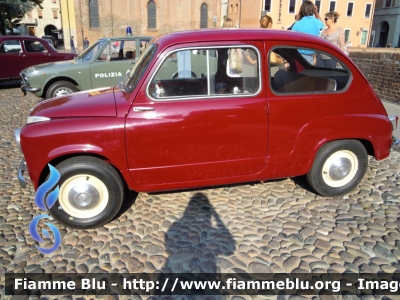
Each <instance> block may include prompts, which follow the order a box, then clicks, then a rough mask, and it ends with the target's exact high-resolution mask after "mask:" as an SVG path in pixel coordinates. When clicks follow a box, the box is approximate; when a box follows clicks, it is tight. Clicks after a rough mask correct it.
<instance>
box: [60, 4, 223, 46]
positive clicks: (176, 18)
mask: <svg viewBox="0 0 400 300" xmlns="http://www.w3.org/2000/svg"><path fill="white" fill-rule="evenodd" d="M61 1H62V2H66V1H67V0H61ZM68 2H69V3H70V6H71V3H73V6H74V8H73V10H74V13H73V14H74V16H75V17H76V20H74V21H73V20H72V17H71V15H70V23H71V24H72V23H75V25H74V26H75V27H74V28H76V32H75V33H74V35H76V37H77V38H76V39H75V40H76V43H77V45H78V48H79V47H80V46H81V45H82V42H83V39H84V38H85V37H87V38H88V39H89V41H90V42H94V41H96V40H97V39H98V38H100V37H105V36H122V35H125V32H126V28H127V27H128V26H129V27H131V28H132V34H133V35H150V36H157V35H160V34H164V33H168V32H172V31H178V30H187V29H198V28H200V7H201V5H202V4H203V3H205V4H207V6H208V28H213V27H219V24H220V22H221V20H220V19H221V0H190V1H188V0H154V2H155V4H156V22H157V26H156V28H155V29H149V28H148V14H147V5H148V2H149V0H97V2H98V7H99V20H100V26H99V27H98V28H90V18H89V0H73V1H71V0H70V1H68ZM63 11H64V10H63ZM214 16H215V17H214ZM67 18H68V17H67V16H65V14H64V13H63V21H64V20H65V19H67ZM214 20H216V21H215V22H214ZM63 27H64V28H65V29H66V30H65V31H67V28H66V27H65V22H63ZM71 28H72V26H71ZM72 31H73V30H72V29H71V32H72ZM66 45H67V44H66ZM68 46H69V42H68Z"/></svg>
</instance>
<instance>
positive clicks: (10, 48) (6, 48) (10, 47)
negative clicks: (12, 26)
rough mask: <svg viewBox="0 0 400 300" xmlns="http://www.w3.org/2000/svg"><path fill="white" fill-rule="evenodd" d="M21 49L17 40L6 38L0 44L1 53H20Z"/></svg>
mask: <svg viewBox="0 0 400 300" xmlns="http://www.w3.org/2000/svg"><path fill="white" fill-rule="evenodd" d="M21 51H22V50H21V43H20V42H19V40H6V41H4V42H3V43H1V45H0V53H3V54H12V53H20V52H21Z"/></svg>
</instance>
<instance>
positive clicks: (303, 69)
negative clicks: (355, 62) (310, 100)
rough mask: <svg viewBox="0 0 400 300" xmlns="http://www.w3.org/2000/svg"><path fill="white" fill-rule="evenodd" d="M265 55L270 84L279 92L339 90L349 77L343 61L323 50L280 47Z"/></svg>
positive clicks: (348, 80)
mask: <svg viewBox="0 0 400 300" xmlns="http://www.w3.org/2000/svg"><path fill="white" fill-rule="evenodd" d="M268 56H269V74H270V83H271V88H272V90H273V91H274V92H276V93H278V94H280V93H282V94H305V93H307V94H308V93H334V92H340V91H343V90H345V89H346V88H347V86H348V85H349V83H350V80H351V73H350V71H349V70H348V68H346V66H345V64H344V63H343V62H341V61H340V60H339V59H338V58H336V57H334V56H332V55H330V54H328V53H325V52H322V51H318V50H314V49H306V48H304V49H303V48H301V49H298V48H289V47H280V48H274V49H272V51H270V52H269V55H268Z"/></svg>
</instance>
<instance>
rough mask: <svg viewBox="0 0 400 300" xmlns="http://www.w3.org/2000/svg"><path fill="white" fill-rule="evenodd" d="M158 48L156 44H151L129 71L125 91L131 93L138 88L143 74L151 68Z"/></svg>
mask: <svg viewBox="0 0 400 300" xmlns="http://www.w3.org/2000/svg"><path fill="white" fill-rule="evenodd" d="M156 50H157V46H156V45H155V44H151V45H150V46H149V47H148V48H146V50H145V52H144V53H143V55H142V56H140V57H139V59H138V60H137V62H136V64H134V65H133V67H132V69H130V70H129V71H128V74H127V76H126V79H125V82H124V89H125V90H126V91H127V92H128V93H130V92H131V91H133V89H134V88H135V87H136V86H137V84H138V82H139V81H140V79H141V78H142V76H143V74H144V73H145V72H146V70H147V68H148V67H149V65H150V63H151V61H152V60H153V57H154V56H155V54H156Z"/></svg>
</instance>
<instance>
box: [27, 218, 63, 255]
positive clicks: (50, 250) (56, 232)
mask: <svg viewBox="0 0 400 300" xmlns="http://www.w3.org/2000/svg"><path fill="white" fill-rule="evenodd" d="M45 218H47V219H49V218H50V216H49V215H39V216H36V217H34V218H33V220H32V222H31V223H30V224H29V232H30V234H31V236H32V237H33V239H34V240H35V241H37V242H38V243H43V242H44V240H43V239H42V238H41V237H40V235H39V233H38V232H37V225H38V224H39V221H40V220H41V219H45ZM45 224H46V225H47V226H49V228H50V229H51V231H53V234H54V245H53V247H51V248H42V247H39V246H38V245H35V247H36V249H38V250H39V251H40V252H42V253H43V254H50V253H53V252H54V251H56V250H57V249H58V248H59V247H60V245H61V233H60V231H59V230H58V229H57V227H56V226H54V225H53V224H51V223H45ZM42 233H43V235H44V236H45V237H47V238H48V237H50V234H49V233H48V231H47V230H46V229H43V230H42Z"/></svg>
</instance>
